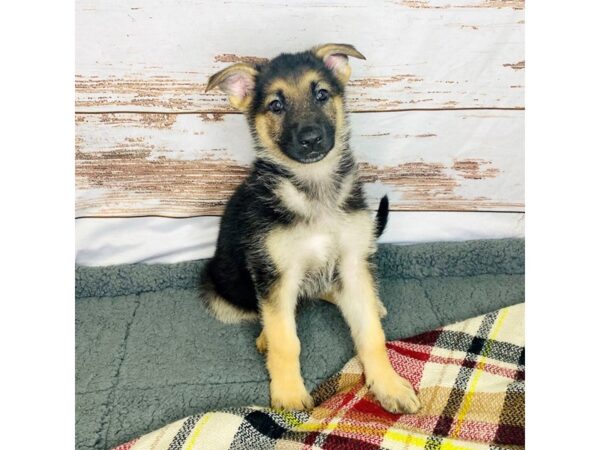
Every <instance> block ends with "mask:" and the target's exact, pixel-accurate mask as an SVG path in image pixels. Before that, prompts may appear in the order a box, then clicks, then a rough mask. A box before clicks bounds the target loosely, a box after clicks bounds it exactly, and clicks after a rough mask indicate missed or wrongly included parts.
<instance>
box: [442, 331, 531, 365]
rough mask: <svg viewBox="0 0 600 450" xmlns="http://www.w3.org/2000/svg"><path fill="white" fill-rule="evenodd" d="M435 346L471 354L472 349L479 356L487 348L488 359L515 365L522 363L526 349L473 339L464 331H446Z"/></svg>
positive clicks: (480, 338) (494, 341) (504, 343)
mask: <svg viewBox="0 0 600 450" xmlns="http://www.w3.org/2000/svg"><path fill="white" fill-rule="evenodd" d="M435 346H436V347H440V348H443V349H447V350H459V351H462V352H470V351H471V349H473V350H474V351H475V353H476V354H479V353H480V352H481V349H482V348H484V347H485V348H486V355H485V356H486V357H487V358H490V359H495V360H497V361H502V362H505V363H509V364H515V365H518V364H519V363H520V360H521V358H522V355H523V351H524V348H523V347H521V346H519V345H515V344H510V343H508V342H503V341H496V340H493V339H485V338H482V337H480V336H475V337H473V336H472V335H470V334H468V333H464V332H462V331H449V330H448V331H446V330H444V331H443V332H442V333H441V334H440V336H439V338H438V340H437V341H436V343H435Z"/></svg>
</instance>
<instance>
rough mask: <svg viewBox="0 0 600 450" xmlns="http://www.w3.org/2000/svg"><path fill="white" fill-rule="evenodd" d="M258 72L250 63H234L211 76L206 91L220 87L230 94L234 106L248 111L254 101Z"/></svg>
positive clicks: (230, 100)
mask: <svg viewBox="0 0 600 450" xmlns="http://www.w3.org/2000/svg"><path fill="white" fill-rule="evenodd" d="M257 73H258V72H257V71H256V69H255V68H254V67H253V66H251V65H250V64H245V63H237V64H234V65H232V66H229V67H227V68H225V69H223V70H221V71H220V72H217V73H215V74H214V75H213V76H211V77H210V78H209V79H208V84H207V85H206V91H205V92H208V91H210V90H211V89H214V88H215V87H219V89H221V90H222V91H223V92H225V93H226V94H227V95H228V96H229V102H230V103H231V104H232V105H233V107H234V108H237V109H239V110H241V111H246V110H247V109H248V107H249V106H250V103H251V101H252V97H253V94H254V83H255V77H256V74H257Z"/></svg>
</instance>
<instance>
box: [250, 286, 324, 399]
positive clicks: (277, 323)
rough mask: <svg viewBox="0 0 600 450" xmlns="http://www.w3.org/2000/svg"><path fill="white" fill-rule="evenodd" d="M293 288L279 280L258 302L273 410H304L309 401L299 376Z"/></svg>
mask: <svg viewBox="0 0 600 450" xmlns="http://www.w3.org/2000/svg"><path fill="white" fill-rule="evenodd" d="M297 295H298V291H297V286H295V285H294V284H293V283H292V282H291V281H290V280H289V279H286V278H285V277H282V278H281V279H280V280H279V281H277V282H276V283H275V285H274V286H273V287H272V288H271V290H270V293H269V295H268V298H266V299H265V300H264V301H262V302H261V315H262V322H263V340H266V349H267V356H266V358H267V370H268V371H269V376H270V377H271V387H270V390H271V406H272V407H273V408H283V409H295V410H304V409H311V408H312V407H313V400H312V398H311V396H310V394H309V393H308V391H307V390H306V387H305V386H304V381H303V380H302V374H301V373H300V340H299V339H298V336H297V334H296V318H295V310H296V302H297Z"/></svg>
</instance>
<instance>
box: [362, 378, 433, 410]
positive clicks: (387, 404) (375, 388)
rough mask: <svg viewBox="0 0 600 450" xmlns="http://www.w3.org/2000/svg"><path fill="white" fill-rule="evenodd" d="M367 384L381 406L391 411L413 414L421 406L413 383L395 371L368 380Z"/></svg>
mask: <svg viewBox="0 0 600 450" xmlns="http://www.w3.org/2000/svg"><path fill="white" fill-rule="evenodd" d="M367 386H369V390H370V391H371V392H372V393H373V395H374V396H375V398H376V399H377V400H378V401H379V403H381V406H382V407H383V408H384V409H386V410H388V411H389V412H392V413H399V412H407V413H410V414H412V413H416V412H417V411H418V410H419V408H420V407H421V402H420V401H419V399H418V397H417V394H416V393H415V390H414V389H413V387H412V385H411V384H410V383H409V381H408V380H406V379H405V378H402V377H401V376H400V375H398V374H397V373H396V372H394V371H391V372H389V373H387V374H385V375H383V376H382V375H378V376H377V377H374V378H373V379H371V380H367Z"/></svg>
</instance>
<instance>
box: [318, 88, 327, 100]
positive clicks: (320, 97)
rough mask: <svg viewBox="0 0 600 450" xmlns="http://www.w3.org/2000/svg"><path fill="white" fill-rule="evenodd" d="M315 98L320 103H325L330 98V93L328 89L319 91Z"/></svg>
mask: <svg viewBox="0 0 600 450" xmlns="http://www.w3.org/2000/svg"><path fill="white" fill-rule="evenodd" d="M315 98H316V99H317V101H318V102H324V101H326V100H327V99H328V98H329V91H327V90H326V89H319V90H318V91H317V93H316V94H315Z"/></svg>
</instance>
